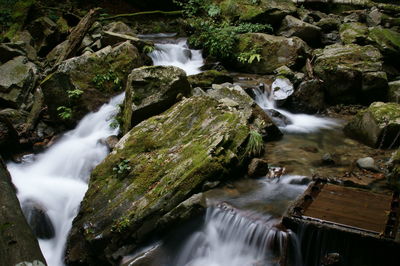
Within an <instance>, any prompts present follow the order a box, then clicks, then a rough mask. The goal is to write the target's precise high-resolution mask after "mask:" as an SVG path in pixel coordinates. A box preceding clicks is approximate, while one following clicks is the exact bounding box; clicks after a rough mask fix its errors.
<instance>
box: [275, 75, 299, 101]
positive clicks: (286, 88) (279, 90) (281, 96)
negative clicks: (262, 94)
mask: <svg viewBox="0 0 400 266" xmlns="http://www.w3.org/2000/svg"><path fill="white" fill-rule="evenodd" d="M293 92H294V89H293V84H292V83H291V82H290V80H288V79H287V78H281V77H278V78H276V79H275V80H274V82H272V85H271V97H272V99H273V100H275V101H276V102H277V103H278V105H279V104H282V103H283V102H284V101H285V100H286V99H287V98H288V97H289V96H290V95H292V94H293Z"/></svg>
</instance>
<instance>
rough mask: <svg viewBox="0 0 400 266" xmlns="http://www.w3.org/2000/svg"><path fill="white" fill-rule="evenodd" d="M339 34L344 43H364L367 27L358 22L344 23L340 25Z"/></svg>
mask: <svg viewBox="0 0 400 266" xmlns="http://www.w3.org/2000/svg"><path fill="white" fill-rule="evenodd" d="M339 34H340V39H341V40H342V42H343V43H344V44H350V43H358V44H364V43H365V42H366V40H367V37H368V28H367V26H366V25H365V24H363V23H360V22H350V23H344V24H342V25H341V26H340V30H339Z"/></svg>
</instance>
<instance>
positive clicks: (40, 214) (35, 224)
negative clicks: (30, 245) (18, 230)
mask: <svg viewBox="0 0 400 266" xmlns="http://www.w3.org/2000/svg"><path fill="white" fill-rule="evenodd" d="M22 212H23V213H24V215H25V218H26V220H27V222H28V224H29V226H30V227H31V228H32V231H33V233H34V234H35V236H36V237H37V238H41V239H50V238H53V237H54V235H55V232H54V226H53V224H52V222H51V220H50V217H49V216H48V215H47V214H46V211H45V210H44V209H43V208H42V207H41V206H39V205H38V204H36V203H34V202H32V201H27V202H23V203H22Z"/></svg>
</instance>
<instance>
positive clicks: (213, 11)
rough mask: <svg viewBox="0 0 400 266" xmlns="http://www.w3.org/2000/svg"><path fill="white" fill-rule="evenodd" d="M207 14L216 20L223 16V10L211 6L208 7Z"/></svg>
mask: <svg viewBox="0 0 400 266" xmlns="http://www.w3.org/2000/svg"><path fill="white" fill-rule="evenodd" d="M207 13H208V15H209V16H210V17H212V18H214V17H217V16H219V15H220V14H221V9H220V8H219V6H217V5H214V4H211V5H209V6H208V11H207Z"/></svg>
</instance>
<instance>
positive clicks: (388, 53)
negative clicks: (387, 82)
mask: <svg viewBox="0 0 400 266" xmlns="http://www.w3.org/2000/svg"><path fill="white" fill-rule="evenodd" d="M368 41H370V42H372V43H373V44H374V46H376V47H377V48H378V49H379V50H380V51H381V53H382V54H383V56H384V57H385V58H386V59H388V61H391V62H394V63H395V64H397V63H398V61H399V60H400V33H399V32H397V31H393V30H390V29H385V28H382V27H373V28H371V29H370V31H369V35H368Z"/></svg>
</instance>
